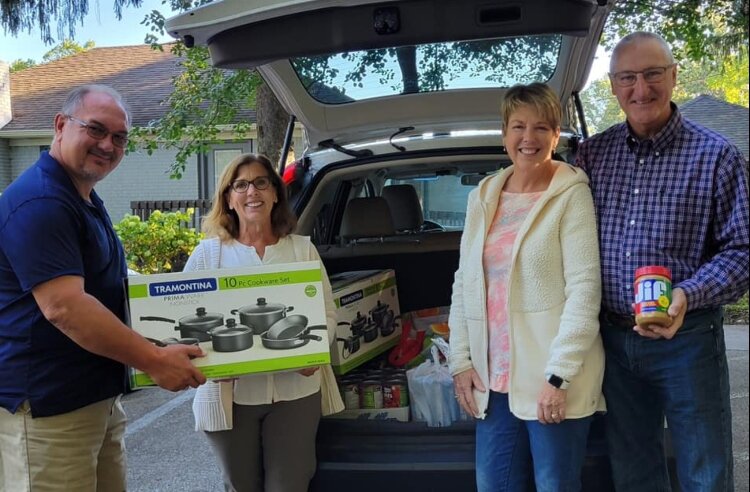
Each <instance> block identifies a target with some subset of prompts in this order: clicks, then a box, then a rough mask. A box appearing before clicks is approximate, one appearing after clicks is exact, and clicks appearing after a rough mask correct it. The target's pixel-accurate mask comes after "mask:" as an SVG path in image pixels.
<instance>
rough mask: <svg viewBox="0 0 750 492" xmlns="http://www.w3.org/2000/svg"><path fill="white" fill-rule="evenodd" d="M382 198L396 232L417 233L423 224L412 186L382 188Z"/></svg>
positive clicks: (415, 192) (420, 207)
mask: <svg viewBox="0 0 750 492" xmlns="http://www.w3.org/2000/svg"><path fill="white" fill-rule="evenodd" d="M383 198H385V201H386V202H388V208H390V209H391V216H392V217H393V225H394V227H395V228H396V230H397V231H418V230H420V228H421V227H422V223H423V222H424V216H423V215H422V205H421V204H420V203H419V197H418V196H417V190H415V189H414V187H413V186H412V185H409V184H400V185H390V186H385V187H384V188H383Z"/></svg>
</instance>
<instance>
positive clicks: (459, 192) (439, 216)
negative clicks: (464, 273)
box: [385, 176, 474, 230]
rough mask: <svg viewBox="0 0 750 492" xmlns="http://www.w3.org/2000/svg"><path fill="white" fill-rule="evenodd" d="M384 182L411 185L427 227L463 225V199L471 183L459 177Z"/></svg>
mask: <svg viewBox="0 0 750 492" xmlns="http://www.w3.org/2000/svg"><path fill="white" fill-rule="evenodd" d="M385 184H386V186H387V185H399V184H401V185H402V184H408V185H411V186H413V187H414V189H415V190H416V191H417V196H418V197H419V203H420V205H422V215H423V217H424V220H425V222H426V226H428V227H427V228H428V229H429V228H430V227H429V226H430V225H438V226H440V227H441V228H442V229H445V230H462V229H463V228H464V222H465V220H466V202H467V201H468V199H469V192H470V191H471V190H473V189H474V186H470V185H466V184H464V183H463V182H462V179H461V178H460V177H459V176H435V177H432V178H415V179H388V180H387V181H386V182H385ZM431 223H432V224H431Z"/></svg>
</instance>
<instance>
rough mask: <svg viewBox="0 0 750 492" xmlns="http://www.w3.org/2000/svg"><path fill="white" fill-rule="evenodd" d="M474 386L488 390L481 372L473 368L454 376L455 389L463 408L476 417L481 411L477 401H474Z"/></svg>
mask: <svg viewBox="0 0 750 492" xmlns="http://www.w3.org/2000/svg"><path fill="white" fill-rule="evenodd" d="M474 388H476V389H477V390H479V391H482V392H484V391H487V389H486V388H485V387H484V384H483V383H482V380H481V379H480V378H479V374H477V371H475V370H474V369H473V368H472V369H467V370H466V371H464V372H460V373H458V374H456V375H455V376H453V389H454V391H455V392H456V400H458V404H459V405H461V408H463V409H464V411H466V413H468V414H469V415H471V416H472V417H476V416H477V414H478V413H479V409H478V408H477V402H476V401H474Z"/></svg>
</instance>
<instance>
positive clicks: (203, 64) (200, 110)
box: [129, 43, 260, 179]
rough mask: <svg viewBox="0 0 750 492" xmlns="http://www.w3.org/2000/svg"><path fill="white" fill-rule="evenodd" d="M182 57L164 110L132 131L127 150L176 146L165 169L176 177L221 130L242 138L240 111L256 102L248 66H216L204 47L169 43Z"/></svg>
mask: <svg viewBox="0 0 750 492" xmlns="http://www.w3.org/2000/svg"><path fill="white" fill-rule="evenodd" d="M170 49H171V50H172V53H173V54H175V55H176V56H178V57H180V59H181V62H180V64H181V66H182V70H181V71H180V72H179V73H178V74H176V75H175V76H174V77H173V79H172V82H173V85H174V90H173V91H172V93H171V94H170V95H169V97H168V98H167V99H166V100H165V101H164V102H163V104H165V105H167V106H168V107H169V111H168V112H167V113H166V114H165V115H164V116H163V117H161V118H159V119H157V120H154V121H152V122H150V123H149V124H148V125H146V126H143V127H137V128H133V129H132V130H131V135H132V137H131V139H130V143H129V149H130V150H135V149H137V148H143V149H145V150H146V152H147V153H148V154H151V153H153V152H154V150H156V149H158V148H160V147H161V148H168V149H175V150H177V154H176V156H175V160H174V162H173V163H172V167H171V169H170V171H171V176H172V177H173V178H177V179H179V178H181V177H182V173H183V172H184V169H185V166H186V163H187V160H188V159H189V158H190V156H192V155H195V154H197V153H201V152H207V151H208V150H209V149H210V147H211V145H212V144H215V143H218V142H219V141H220V138H219V135H220V133H221V132H222V130H226V131H228V132H230V133H231V134H232V135H233V136H234V137H235V138H236V139H244V138H246V135H247V133H248V131H249V130H250V122H248V121H237V115H238V113H239V111H241V110H242V109H244V108H248V107H253V106H254V105H255V90H256V88H257V86H258V84H259V81H260V78H259V77H258V76H257V74H256V73H255V72H251V71H247V70H231V71H229V70H220V69H217V68H214V67H212V66H211V64H210V60H209V56H208V50H207V49H206V48H202V47H197V48H192V49H187V48H185V46H184V45H183V44H182V43H174V44H173V45H171V46H170Z"/></svg>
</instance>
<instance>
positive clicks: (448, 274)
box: [318, 197, 461, 311]
mask: <svg viewBox="0 0 750 492" xmlns="http://www.w3.org/2000/svg"><path fill="white" fill-rule="evenodd" d="M397 213H398V212H397ZM420 215H421V209H420ZM412 219H413V216H412ZM399 223H402V222H399ZM340 236H341V238H342V244H338V245H319V246H318V250H319V252H320V256H321V258H322V259H323V263H324V264H325V265H326V269H327V270H328V273H329V274H334V273H339V272H346V271H352V270H375V269H385V268H391V269H393V270H395V272H396V281H397V283H398V290H399V302H400V304H401V310H402V311H411V310H414V309H422V308H427V307H434V306H441V305H447V304H449V303H450V296H451V287H452V285H453V275H454V273H455V271H456V269H457V268H458V250H459V244H460V241H461V232H460V231H451V232H430V233H403V234H396V229H395V228H394V220H393V217H392V210H391V209H389V207H388V204H387V203H386V200H385V199H384V198H383V197H369V198H354V199H352V200H350V201H349V202H348V203H347V207H346V210H344V216H343V217H342V223H341V233H340Z"/></svg>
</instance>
